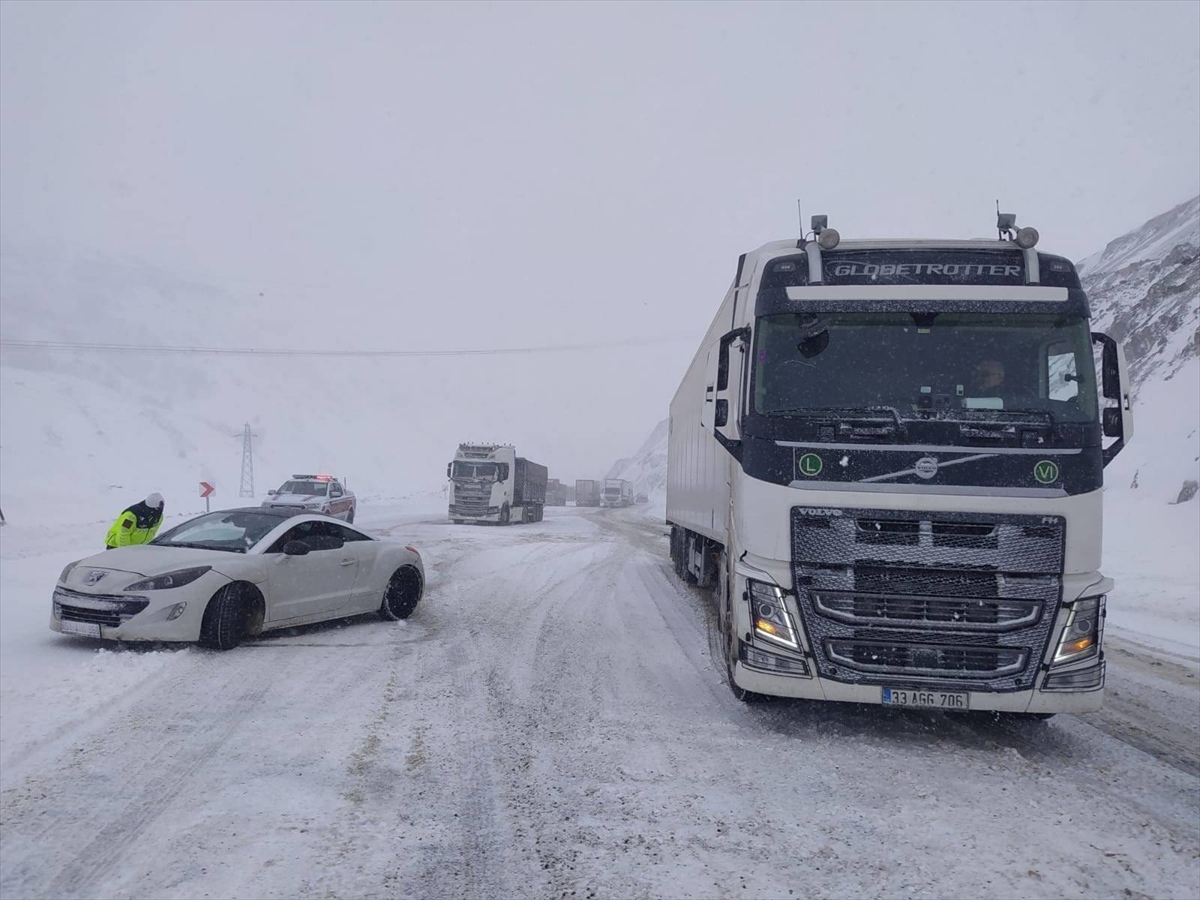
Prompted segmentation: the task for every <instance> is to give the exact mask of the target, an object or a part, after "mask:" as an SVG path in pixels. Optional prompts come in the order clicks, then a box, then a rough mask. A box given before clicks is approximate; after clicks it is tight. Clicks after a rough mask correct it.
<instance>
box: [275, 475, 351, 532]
mask: <svg viewBox="0 0 1200 900" xmlns="http://www.w3.org/2000/svg"><path fill="white" fill-rule="evenodd" d="M262 506H263V509H291V510H304V511H306V512H314V513H323V514H325V515H327V516H333V517H335V518H338V519H345V520H346V521H347V522H353V521H354V513H355V510H357V509H358V501H357V500H355V498H354V492H353V491H350V490H347V489H346V488H345V487H344V486H343V485H342V482H341V481H340V480H339V479H337V478H335V477H333V476H332V475H293V476H292V477H291V479H290V480H288V481H285V482H284V483H283V484H282V485H281V486H280V487H279V489H278V490H274V491H267V499H266V500H264V501H263V502H262Z"/></svg>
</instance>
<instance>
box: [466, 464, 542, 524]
mask: <svg viewBox="0 0 1200 900" xmlns="http://www.w3.org/2000/svg"><path fill="white" fill-rule="evenodd" d="M546 474H547V472H546V467H545V466H542V465H539V464H537V463H535V462H531V461H530V460H527V459H525V458H523V457H520V456H517V453H516V449H515V448H514V447H513V446H512V445H511V444H459V446H458V451H457V452H456V453H455V454H454V459H453V460H452V461H451V462H450V463H449V464H448V465H447V466H446V477H447V478H449V479H450V485H449V493H450V504H449V517H450V519H451V520H452V521H453V522H454V523H455V524H456V525H461V524H463V523H464V522H468V521H471V522H493V523H496V524H499V525H508V524H510V523H512V522H540V521H541V520H542V518H543V517H544V515H545V506H546V483H547V477H546Z"/></svg>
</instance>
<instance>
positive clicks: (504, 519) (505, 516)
mask: <svg viewBox="0 0 1200 900" xmlns="http://www.w3.org/2000/svg"><path fill="white" fill-rule="evenodd" d="M511 518H512V510H510V509H509V508H508V504H507V503H505V504H504V505H503V506H502V507H500V524H501V525H507V524H508V522H509V519H511Z"/></svg>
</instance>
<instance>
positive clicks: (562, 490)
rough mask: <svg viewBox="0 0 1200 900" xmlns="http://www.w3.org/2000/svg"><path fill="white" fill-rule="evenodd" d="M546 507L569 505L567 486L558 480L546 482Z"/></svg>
mask: <svg viewBox="0 0 1200 900" xmlns="http://www.w3.org/2000/svg"><path fill="white" fill-rule="evenodd" d="M546 505H547V506H566V505H567V486H566V485H565V484H563V483H562V482H561V481H559V480H558V479H557V478H551V479H549V480H547V482H546Z"/></svg>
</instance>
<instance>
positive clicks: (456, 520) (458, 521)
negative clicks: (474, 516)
mask: <svg viewBox="0 0 1200 900" xmlns="http://www.w3.org/2000/svg"><path fill="white" fill-rule="evenodd" d="M462 523H463V520H462V519H455V520H454V524H455V525H461V524H462Z"/></svg>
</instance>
